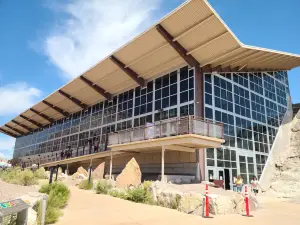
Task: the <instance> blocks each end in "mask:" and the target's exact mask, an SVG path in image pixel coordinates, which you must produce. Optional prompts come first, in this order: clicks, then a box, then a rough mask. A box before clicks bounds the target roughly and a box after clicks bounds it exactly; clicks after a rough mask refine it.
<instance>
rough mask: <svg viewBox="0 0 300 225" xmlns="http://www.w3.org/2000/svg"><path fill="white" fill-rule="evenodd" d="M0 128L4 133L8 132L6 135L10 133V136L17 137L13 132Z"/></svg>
mask: <svg viewBox="0 0 300 225" xmlns="http://www.w3.org/2000/svg"><path fill="white" fill-rule="evenodd" d="M0 130H1V131H2V132H3V133H5V134H8V135H10V136H12V137H14V138H17V135H15V134H13V133H11V132H9V131H7V130H4V129H2V128H1V127H0Z"/></svg>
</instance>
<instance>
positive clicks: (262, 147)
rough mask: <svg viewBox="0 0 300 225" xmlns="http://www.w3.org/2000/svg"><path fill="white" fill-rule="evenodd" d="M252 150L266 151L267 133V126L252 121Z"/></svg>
mask: <svg viewBox="0 0 300 225" xmlns="http://www.w3.org/2000/svg"><path fill="white" fill-rule="evenodd" d="M253 135H254V150H255V151H257V152H264V153H268V152H269V148H268V133H267V127H266V126H265V125H263V124H259V123H253Z"/></svg>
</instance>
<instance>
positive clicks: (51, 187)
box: [39, 182, 70, 208]
mask: <svg viewBox="0 0 300 225" xmlns="http://www.w3.org/2000/svg"><path fill="white" fill-rule="evenodd" d="M39 192H41V193H44V194H47V195H49V198H48V204H50V203H51V204H53V206H54V205H55V206H57V207H59V208H63V207H64V206H65V205H66V204H67V202H68V199H69V197H70V190H69V188H68V187H67V186H66V185H64V184H62V183H58V182H55V183H52V184H45V185H43V186H42V187H41V188H40V190H39Z"/></svg>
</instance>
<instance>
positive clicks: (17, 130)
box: [5, 124, 25, 135]
mask: <svg viewBox="0 0 300 225" xmlns="http://www.w3.org/2000/svg"><path fill="white" fill-rule="evenodd" d="M5 126H7V127H8V128H9V129H11V130H13V131H15V132H17V133H19V134H21V135H24V134H25V133H24V132H23V131H20V130H19V129H16V128H14V127H11V126H9V125H7V124H5Z"/></svg>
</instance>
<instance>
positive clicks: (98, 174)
mask: <svg viewBox="0 0 300 225" xmlns="http://www.w3.org/2000/svg"><path fill="white" fill-rule="evenodd" d="M104 168H105V162H103V163H100V164H99V165H98V166H97V168H96V169H95V170H94V171H93V174H92V175H93V178H94V179H96V180H101V179H103V176H104Z"/></svg>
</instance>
